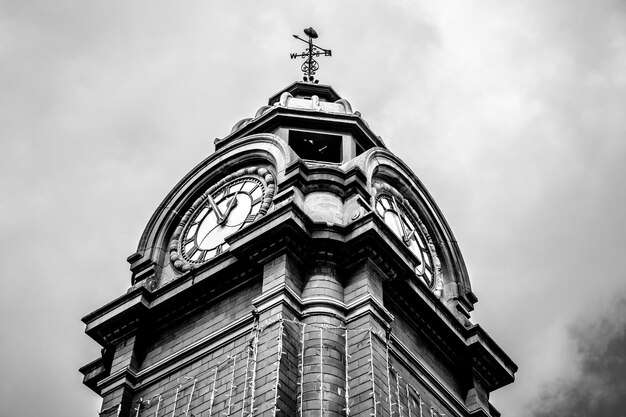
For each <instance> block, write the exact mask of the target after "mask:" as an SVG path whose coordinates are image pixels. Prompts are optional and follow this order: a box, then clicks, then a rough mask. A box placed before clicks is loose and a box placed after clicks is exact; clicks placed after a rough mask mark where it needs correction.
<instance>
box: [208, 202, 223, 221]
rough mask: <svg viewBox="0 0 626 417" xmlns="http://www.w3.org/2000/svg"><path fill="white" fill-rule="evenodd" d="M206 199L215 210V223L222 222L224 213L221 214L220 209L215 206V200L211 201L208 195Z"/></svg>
mask: <svg viewBox="0 0 626 417" xmlns="http://www.w3.org/2000/svg"><path fill="white" fill-rule="evenodd" d="M208 200H209V205H210V206H211V208H212V209H213V211H214V212H215V217H216V218H217V224H220V223H222V222H223V221H224V215H223V214H222V212H221V211H220V209H219V208H217V204H215V201H213V198H212V197H211V196H208Z"/></svg>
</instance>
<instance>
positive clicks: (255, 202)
mask: <svg viewBox="0 0 626 417" xmlns="http://www.w3.org/2000/svg"><path fill="white" fill-rule="evenodd" d="M261 201H263V196H261V197H259V198H255V199H254V200H252V205H253V206H254V205H256V204H259V203H260V202H261Z"/></svg>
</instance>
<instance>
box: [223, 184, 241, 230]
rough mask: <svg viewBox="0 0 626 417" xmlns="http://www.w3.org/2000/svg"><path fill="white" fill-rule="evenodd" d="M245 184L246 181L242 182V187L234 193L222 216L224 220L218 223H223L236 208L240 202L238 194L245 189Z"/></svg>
mask: <svg viewBox="0 0 626 417" xmlns="http://www.w3.org/2000/svg"><path fill="white" fill-rule="evenodd" d="M244 185H246V183H245V182H243V183H242V184H241V187H239V190H238V191H237V192H235V194H234V195H233V198H231V199H230V201H229V202H228V206H227V207H226V211H224V217H222V221H220V222H218V224H222V223H224V222H225V221H226V220H227V219H228V216H229V215H230V212H231V211H232V210H233V209H234V208H235V206H236V205H237V203H238V201H237V194H239V193H240V192H241V190H243V187H244Z"/></svg>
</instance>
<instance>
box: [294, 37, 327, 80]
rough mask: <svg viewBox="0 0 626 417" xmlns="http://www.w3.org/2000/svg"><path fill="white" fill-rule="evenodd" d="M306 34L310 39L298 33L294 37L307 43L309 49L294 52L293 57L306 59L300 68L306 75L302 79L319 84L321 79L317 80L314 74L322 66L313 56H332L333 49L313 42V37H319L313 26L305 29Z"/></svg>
mask: <svg viewBox="0 0 626 417" xmlns="http://www.w3.org/2000/svg"><path fill="white" fill-rule="evenodd" d="M304 34H305V35H307V36H308V37H309V40H308V41H306V40H304V39H302V38H301V37H299V36H298V35H293V37H294V38H296V39H298V40H301V41H302V42H304V43H306V44H307V45H308V46H309V47H308V48H307V50H305V51H304V52H301V53H297V52H292V53H291V59H296V58H304V59H306V61H304V63H303V64H302V66H301V67H300V69H301V70H302V72H303V73H304V76H303V77H302V79H303V80H304V81H306V82H309V83H315V84H317V83H319V80H316V79H315V77H314V75H315V72H316V71H317V70H318V69H319V68H320V66H319V64H318V63H317V61H316V60H315V59H313V57H314V56H316V57H318V56H320V55H323V56H332V51H331V50H330V49H324V48H322V47H320V46H317V45H315V44H314V43H313V39H316V38H317V32H316V31H315V29H313V28H311V27H309V28H306V29H304Z"/></svg>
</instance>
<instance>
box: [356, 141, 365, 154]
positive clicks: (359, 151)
mask: <svg viewBox="0 0 626 417" xmlns="http://www.w3.org/2000/svg"><path fill="white" fill-rule="evenodd" d="M363 152H365V149H363V147H362V146H361V145H359V143H358V142H357V143H356V156H359V155H361V154H362V153H363Z"/></svg>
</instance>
